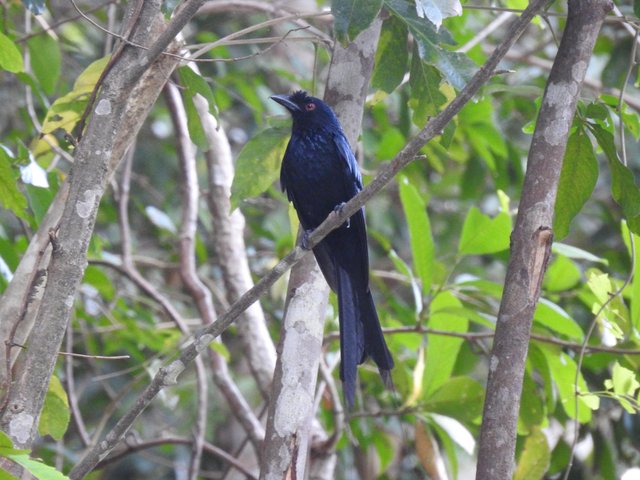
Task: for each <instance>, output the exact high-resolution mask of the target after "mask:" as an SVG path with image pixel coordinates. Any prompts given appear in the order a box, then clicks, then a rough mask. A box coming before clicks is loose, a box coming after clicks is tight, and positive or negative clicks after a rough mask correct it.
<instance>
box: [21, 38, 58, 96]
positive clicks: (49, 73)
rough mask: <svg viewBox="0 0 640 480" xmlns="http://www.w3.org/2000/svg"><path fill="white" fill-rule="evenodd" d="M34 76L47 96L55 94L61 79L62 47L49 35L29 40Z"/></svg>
mask: <svg viewBox="0 0 640 480" xmlns="http://www.w3.org/2000/svg"><path fill="white" fill-rule="evenodd" d="M27 47H28V48H29V56H30V62H31V68H32V69H33V74H34V75H35V77H36V78H37V79H38V82H40V86H41V87H42V90H44V92H45V93H46V94H47V95H51V94H53V92H54V90H55V88H56V84H57V83H58V79H59V78H60V64H61V55H60V46H59V45H58V42H57V41H56V40H55V39H54V38H52V37H51V36H49V35H37V36H35V37H31V38H30V39H29V40H27Z"/></svg>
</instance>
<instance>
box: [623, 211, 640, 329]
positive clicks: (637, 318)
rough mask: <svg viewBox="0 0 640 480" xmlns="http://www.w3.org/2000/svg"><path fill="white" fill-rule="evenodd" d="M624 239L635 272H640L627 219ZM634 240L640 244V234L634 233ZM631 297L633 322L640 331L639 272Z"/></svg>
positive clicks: (631, 289) (632, 283) (632, 287)
mask: <svg viewBox="0 0 640 480" xmlns="http://www.w3.org/2000/svg"><path fill="white" fill-rule="evenodd" d="M622 239H623V240H624V242H625V245H626V246H627V252H629V256H630V257H632V261H633V262H634V266H633V269H634V272H640V255H637V254H636V255H631V245H630V244H629V227H627V222H625V221H622ZM633 240H634V243H635V245H636V246H637V245H640V237H639V236H638V235H636V234H633ZM636 248H637V247H636ZM630 297H631V307H630V310H631V322H632V324H633V326H634V327H635V329H636V330H638V331H640V275H638V274H635V275H634V276H633V280H632V282H631V287H630Z"/></svg>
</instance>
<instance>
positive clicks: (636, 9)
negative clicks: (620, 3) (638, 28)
mask: <svg viewBox="0 0 640 480" xmlns="http://www.w3.org/2000/svg"><path fill="white" fill-rule="evenodd" d="M633 14H634V15H635V16H636V17H640V0H633Z"/></svg>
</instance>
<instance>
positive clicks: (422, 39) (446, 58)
mask: <svg viewBox="0 0 640 480" xmlns="http://www.w3.org/2000/svg"><path fill="white" fill-rule="evenodd" d="M384 4H385V6H386V7H387V8H388V9H389V10H391V12H393V14H394V15H395V16H397V17H398V18H400V19H401V20H402V21H403V22H405V23H406V24H407V27H408V29H409V32H411V35H413V38H414V40H415V41H416V42H417V44H418V52H419V54H420V58H421V59H422V60H423V61H424V62H426V63H428V64H429V65H433V66H434V67H436V68H437V69H438V70H440V73H442V75H443V76H444V78H445V79H446V80H447V82H448V83H449V84H450V85H452V86H453V87H454V88H456V89H458V90H460V89H462V88H463V87H464V86H465V85H466V83H467V81H468V80H469V78H471V75H472V72H473V71H474V70H475V69H476V65H475V64H474V63H473V62H472V61H471V60H470V59H469V57H467V56H466V55H464V54H461V53H457V52H452V51H449V50H445V49H444V48H442V47H440V44H443V43H450V39H449V38H448V34H447V32H446V31H445V29H443V28H441V29H440V30H439V31H436V29H435V26H434V25H433V24H432V23H431V22H425V21H424V19H423V18H420V17H418V15H417V13H416V9H415V5H413V4H412V3H409V2H407V1H406V0H384Z"/></svg>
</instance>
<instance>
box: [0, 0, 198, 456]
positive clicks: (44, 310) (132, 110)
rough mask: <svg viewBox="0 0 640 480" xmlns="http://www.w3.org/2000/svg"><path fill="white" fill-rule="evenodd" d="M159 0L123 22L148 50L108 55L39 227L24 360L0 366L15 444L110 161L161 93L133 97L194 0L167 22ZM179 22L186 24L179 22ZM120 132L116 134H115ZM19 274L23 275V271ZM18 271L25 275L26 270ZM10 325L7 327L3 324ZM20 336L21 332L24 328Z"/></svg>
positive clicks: (55, 345) (30, 428) (74, 282)
mask: <svg viewBox="0 0 640 480" xmlns="http://www.w3.org/2000/svg"><path fill="white" fill-rule="evenodd" d="M160 3H161V2H160V1H159V0H154V1H146V2H142V3H133V4H131V6H130V8H129V10H128V13H127V15H126V18H127V19H128V23H129V26H128V27H127V30H128V31H129V32H131V34H130V40H131V41H133V42H134V43H136V44H141V45H149V46H150V47H151V49H150V50H148V51H146V50H142V49H140V48H137V47H131V46H128V45H124V46H123V47H122V50H121V51H120V54H119V56H118V57H117V58H114V60H113V63H112V65H111V66H110V70H109V71H108V72H107V73H106V75H105V77H104V81H103V84H102V86H101V89H100V93H99V94H98V96H97V98H96V101H95V104H94V105H93V107H92V112H91V113H92V115H91V117H90V121H89V124H88V125H87V128H86V131H85V133H84V137H83V138H82V140H81V141H80V142H79V144H78V146H77V148H76V152H75V155H74V160H75V161H74V165H73V167H72V170H71V173H70V175H69V180H68V184H69V186H68V198H67V200H66V202H65V203H64V207H63V208H62V213H61V217H60V220H59V221H58V222H55V221H54V217H55V215H54V213H57V210H56V212H53V211H52V209H53V207H52V209H50V211H52V217H51V218H50V219H49V220H50V222H47V223H48V225H55V227H54V228H52V229H51V230H49V231H48V232H43V231H42V229H41V230H40V232H38V238H39V239H40V240H41V242H42V243H41V244H42V245H44V246H46V241H47V240H46V239H47V237H48V240H49V241H50V242H51V245H52V250H51V260H50V262H49V265H48V271H47V276H46V277H47V278H46V285H45V287H44V289H43V293H42V300H41V302H40V304H39V309H38V310H37V314H36V315H35V319H34V321H33V325H34V327H33V329H31V333H30V334H29V337H28V339H27V344H28V345H27V349H26V351H25V352H24V363H21V364H20V365H19V368H16V369H15V382H12V381H11V379H10V378H9V377H10V372H11V370H5V372H4V373H5V375H6V380H7V387H8V388H7V390H8V391H7V392H5V395H8V397H7V400H8V401H6V402H5V407H6V408H5V409H4V411H3V412H2V418H1V419H0V423H1V425H2V429H3V430H4V431H5V432H7V433H8V434H9V436H10V437H11V439H12V441H13V442H14V444H15V445H16V447H19V448H29V447H30V446H31V444H32V442H33V440H34V439H35V437H36V435H37V424H38V418H39V415H40V411H41V409H42V404H43V401H44V396H45V394H46V392H47V389H48V385H49V379H50V377H51V374H52V372H53V369H54V366H55V362H56V359H57V355H58V351H59V349H60V344H61V342H62V337H63V335H64V332H65V331H66V327H67V324H68V322H69V318H70V316H71V312H72V310H73V305H74V301H75V295H76V292H77V290H78V286H79V284H80V281H81V279H82V277H83V275H84V270H85V267H86V263H87V261H86V254H87V249H88V246H89V240H90V238H91V234H92V232H93V226H94V223H95V217H96V213H97V210H98V206H99V204H100V199H101V198H102V195H103V194H104V191H105V188H106V185H107V181H108V179H109V175H110V174H111V173H112V172H113V170H114V163H115V162H118V161H119V160H120V158H121V157H122V155H123V153H124V151H125V149H126V146H127V145H128V143H130V142H131V140H132V138H133V135H132V134H131V132H134V133H135V132H136V131H137V130H138V129H139V128H140V125H141V124H142V122H143V120H144V118H145V117H146V113H147V112H148V110H149V108H150V107H151V105H152V103H153V101H154V100H155V98H157V96H158V94H159V93H160V88H157V89H156V90H155V91H154V90H152V89H150V90H149V91H148V92H146V93H145V94H143V95H142V101H140V99H139V98H137V95H140V91H139V87H140V85H141V83H140V81H141V79H142V78H143V76H144V74H145V73H148V71H149V69H150V68H151V69H152V70H154V76H155V78H154V79H153V80H149V77H148V76H144V78H146V79H147V81H151V82H152V84H154V85H156V87H160V86H162V85H164V83H165V81H166V79H167V76H168V75H169V74H170V73H171V71H172V70H173V68H174V66H175V65H176V63H177V59H175V58H172V57H168V56H161V53H162V52H163V51H164V50H165V48H166V47H167V46H168V45H169V44H170V43H171V41H172V39H173V37H169V35H168V33H167V32H168V31H169V30H171V31H173V30H175V29H181V28H182V26H184V23H186V21H187V20H188V18H190V17H188V15H187V14H188V13H189V12H190V11H191V10H193V7H197V4H198V2H194V1H190V2H189V1H188V2H186V3H185V4H184V6H183V8H182V9H181V10H180V11H179V12H177V13H176V16H175V17H174V20H173V21H172V22H171V23H170V24H168V25H167V24H165V22H164V17H163V15H162V13H161V11H160ZM200 3H201V2H200ZM194 12H195V10H194ZM180 22H184V23H182V24H181V25H180ZM174 36H175V35H174ZM174 48H175V47H174ZM148 86H149V85H147V87H148ZM124 126H127V128H129V129H130V131H129V132H127V133H126V134H125V133H124V132H123V127H124ZM121 133H122V137H119V136H118V135H119V134H121ZM127 142H128V143H127ZM116 153H117V154H118V156H116ZM64 194H67V191H66V189H65V188H63V189H62V195H61V197H62V196H63V195H64ZM54 205H57V206H60V203H58V202H54ZM34 259H35V261H34ZM39 260H40V259H39V258H38V256H37V255H35V256H33V255H32V256H30V257H29V259H28V262H29V263H32V264H33V265H34V267H35V266H37V265H38V263H39ZM23 273H26V274H27V275H29V272H24V270H23ZM18 278H19V279H20V280H24V276H20V277H18ZM32 283H33V282H30V281H27V282H24V281H21V282H20V284H19V285H18V286H17V288H16V289H14V290H11V295H15V296H17V297H13V299H15V298H20V297H22V298H23V299H26V298H27V297H25V296H24V294H26V295H27V296H28V294H29V293H30V290H31V286H32ZM8 291H9V290H8ZM3 303H4V302H3ZM9 303H11V302H9ZM16 306H17V308H18V310H17V312H18V319H16V318H15V317H13V318H9V319H8V320H7V321H9V322H14V324H13V325H16V327H15V330H16V331H17V330H18V328H23V327H22V325H19V324H16V323H15V322H16V321H19V319H20V318H22V316H21V313H20V312H21V311H22V310H23V309H25V308H26V300H24V301H22V302H21V303H18V304H16V303H15V302H13V303H12V305H11V306H10V308H13V309H15V308H16ZM14 312H15V310H14ZM25 325H26V324H25ZM12 329H13V327H12V328H11V329H9V331H10V332H11V330H12ZM3 331H4V329H3ZM27 331H28V330H27ZM7 338H10V337H7ZM24 338H25V339H26V335H25V336H24ZM5 358H8V356H6V357H5ZM5 366H6V363H5Z"/></svg>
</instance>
